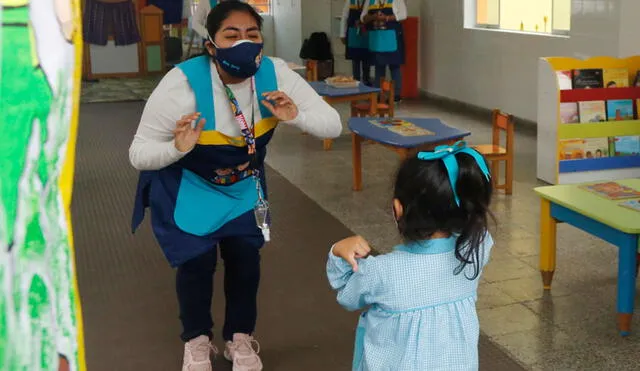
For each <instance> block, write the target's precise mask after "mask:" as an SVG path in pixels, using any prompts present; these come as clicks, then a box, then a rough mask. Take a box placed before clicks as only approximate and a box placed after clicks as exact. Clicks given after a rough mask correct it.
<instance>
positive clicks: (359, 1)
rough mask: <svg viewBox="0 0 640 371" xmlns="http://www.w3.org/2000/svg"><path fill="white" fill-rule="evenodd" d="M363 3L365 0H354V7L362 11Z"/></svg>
mask: <svg viewBox="0 0 640 371" xmlns="http://www.w3.org/2000/svg"><path fill="white" fill-rule="evenodd" d="M364 2H365V0H356V7H357V9H358V10H359V11H362V9H363V8H364Z"/></svg>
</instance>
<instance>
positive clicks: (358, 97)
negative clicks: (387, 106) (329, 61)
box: [309, 81, 380, 150]
mask: <svg viewBox="0 0 640 371" xmlns="http://www.w3.org/2000/svg"><path fill="white" fill-rule="evenodd" d="M309 85H311V87H312V88H313V90H315V91H316V93H318V95H320V96H321V97H323V98H324V100H325V101H326V102H327V103H329V104H334V103H342V102H349V103H351V102H358V101H363V100H368V101H369V102H370V104H369V107H370V108H369V116H371V117H374V116H376V114H377V112H378V107H377V104H378V94H379V93H380V88H372V87H370V86H366V85H364V84H360V85H358V87H357V88H334V87H332V86H330V85H328V84H327V83H326V82H324V81H311V82H309ZM351 116H355V115H354V112H353V109H352V111H351ZM332 143H333V140H331V139H325V140H324V149H325V150H330V149H331V144H332Z"/></svg>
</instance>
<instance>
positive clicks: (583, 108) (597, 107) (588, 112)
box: [578, 100, 607, 124]
mask: <svg viewBox="0 0 640 371" xmlns="http://www.w3.org/2000/svg"><path fill="white" fill-rule="evenodd" d="M578 106H579V107H580V109H579V113H580V122H581V123H583V124H586V123H589V122H604V121H607V113H606V108H605V106H606V105H605V103H604V101H603V100H594V101H585V102H578Z"/></svg>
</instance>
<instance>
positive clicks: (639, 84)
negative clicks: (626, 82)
mask: <svg viewBox="0 0 640 371" xmlns="http://www.w3.org/2000/svg"><path fill="white" fill-rule="evenodd" d="M633 86H635V87H637V88H640V71H638V73H637V74H636V80H635V81H634V82H633Z"/></svg>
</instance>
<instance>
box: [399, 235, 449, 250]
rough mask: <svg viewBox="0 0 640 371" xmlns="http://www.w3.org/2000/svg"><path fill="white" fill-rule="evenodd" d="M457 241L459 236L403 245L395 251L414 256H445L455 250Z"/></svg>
mask: <svg viewBox="0 0 640 371" xmlns="http://www.w3.org/2000/svg"><path fill="white" fill-rule="evenodd" d="M456 239H457V236H451V237H449V238H435V239H431V240H422V241H415V242H410V243H407V244H403V245H398V246H396V247H395V248H394V250H395V251H403V252H408V253H412V254H425V255H433V254H443V253H447V252H451V251H453V250H454V249H455V247H456Z"/></svg>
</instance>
